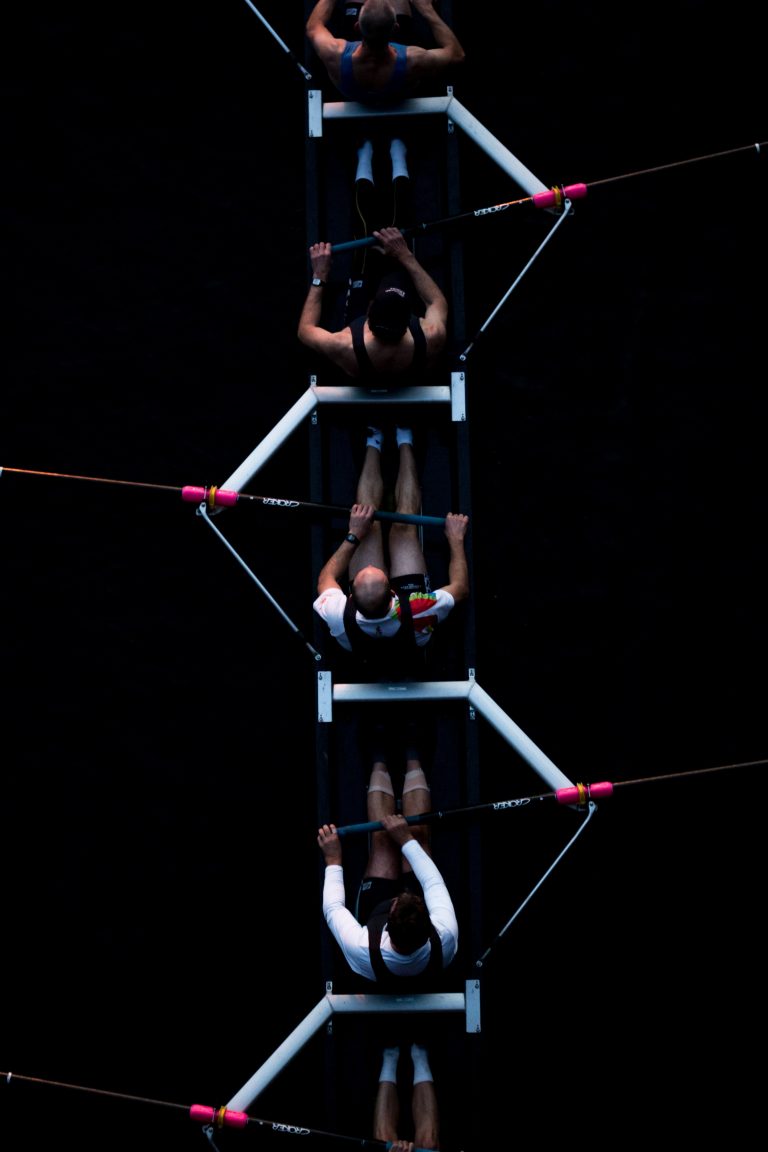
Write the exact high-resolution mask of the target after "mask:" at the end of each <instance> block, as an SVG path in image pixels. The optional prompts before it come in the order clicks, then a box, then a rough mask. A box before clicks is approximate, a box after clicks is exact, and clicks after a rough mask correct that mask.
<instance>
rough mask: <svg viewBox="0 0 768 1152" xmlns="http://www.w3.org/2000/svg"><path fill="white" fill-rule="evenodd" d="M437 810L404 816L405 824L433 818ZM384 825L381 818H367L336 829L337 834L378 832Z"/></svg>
mask: <svg viewBox="0 0 768 1152" xmlns="http://www.w3.org/2000/svg"><path fill="white" fill-rule="evenodd" d="M440 815H441V813H439V812H422V813H420V814H419V815H417V816H406V817H405V822H406V824H425V823H426V822H427V820H433V819H434V818H435V817H436V816H440ZM383 827H384V825H383V824H382V822H381V820H367V821H364V822H363V823H362V824H345V825H344V826H343V827H342V828H337V829H336V834H337V835H338V836H347V835H350V836H351V835H352V833H354V832H379V831H381V829H382V828H383Z"/></svg>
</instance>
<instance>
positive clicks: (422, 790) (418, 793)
mask: <svg viewBox="0 0 768 1152" xmlns="http://www.w3.org/2000/svg"><path fill="white" fill-rule="evenodd" d="M430 804H431V794H430V790H429V784H428V783H427V777H426V775H425V773H424V769H423V768H422V766H421V760H420V759H419V756H418V753H417V752H416V751H415V750H413V749H409V750H408V752H407V754H406V761H405V779H404V780H403V816H418V815H420V814H421V813H422V812H429V811H430ZM411 832H413V835H414V836H415V837H416V839H417V840H418V842H419V844H421V846H422V848H423V849H424V851H425V852H426V853H427V854H428V855H429V856H431V855H432V851H431V845H430V835H429V824H412V825H411ZM402 868H403V872H410V871H411V866H410V864H409V863H408V861H407V860H406V859H405V857H403V859H402Z"/></svg>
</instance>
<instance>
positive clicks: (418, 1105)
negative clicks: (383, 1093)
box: [411, 1080, 440, 1148]
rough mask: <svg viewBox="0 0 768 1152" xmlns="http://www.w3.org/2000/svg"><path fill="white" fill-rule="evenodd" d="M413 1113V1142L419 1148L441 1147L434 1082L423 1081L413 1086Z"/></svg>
mask: <svg viewBox="0 0 768 1152" xmlns="http://www.w3.org/2000/svg"><path fill="white" fill-rule="evenodd" d="M411 1110H412V1112H413V1125H414V1133H413V1142H414V1144H415V1145H416V1147H417V1148H439V1147H440V1123H439V1114H438V1108H437V1093H436V1092H435V1085H434V1082H433V1081H432V1080H422V1081H421V1082H420V1083H418V1084H416V1083H414V1085H413V1095H412V1096H411Z"/></svg>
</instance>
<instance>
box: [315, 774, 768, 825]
mask: <svg viewBox="0 0 768 1152" xmlns="http://www.w3.org/2000/svg"><path fill="white" fill-rule="evenodd" d="M766 763H768V761H766V760H750V761H747V762H745V763H743V764H719V765H718V766H717V767H715V768H695V769H693V770H692V771H690V772H672V773H670V774H669V775H667V776H646V777H644V778H643V779H639V780H617V781H614V782H613V783H610V782H609V781H602V782H601V783H599V784H574V785H572V786H569V787H568V788H558V789H557V790H556V791H554V792H539V793H538V794H537V795H535V796H523V797H520V798H519V799H517V800H492V801H490V802H489V803H487V804H470V805H469V806H468V807H466V808H448V809H445V810H444V811H439V810H436V811H434V812H420V813H418V814H417V815H415V816H406V817H405V819H406V822H407V823H408V824H428V823H429V822H430V821H435V820H442V819H444V818H445V817H446V816H466V815H468V814H470V813H473V812H504V811H509V809H510V808H526V807H527V806H528V805H529V804H532V803H533V802H534V800H556V801H557V802H558V804H567V805H569V806H570V807H573V806H574V805H575V806H577V807H579V808H585V807H586V806H587V804H588V803H589V802H590V801H591V800H599V799H602V798H603V797H605V796H612V795H613V793H614V790H615V789H616V788H626V787H627V786H628V785H630V784H658V783H660V782H662V781H664V780H676V779H679V778H681V777H687V776H703V775H706V774H707V773H709V772H725V771H728V770H730V769H732V768H756V767H759V766H761V765H764V764H766ZM383 827H384V825H383V824H382V822H381V821H380V820H367V821H364V822H363V823H361V824H344V825H343V826H342V827H341V828H337V829H336V832H337V834H338V835H339V836H351V835H353V834H354V833H355V832H377V831H379V830H380V829H382V828H383Z"/></svg>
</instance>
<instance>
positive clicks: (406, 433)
mask: <svg viewBox="0 0 768 1152" xmlns="http://www.w3.org/2000/svg"><path fill="white" fill-rule="evenodd" d="M395 435H396V436H397V446H398V448H399V447H400V446H401V445H402V444H413V432H412V431H411V429H410V428H396V429H395Z"/></svg>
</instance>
